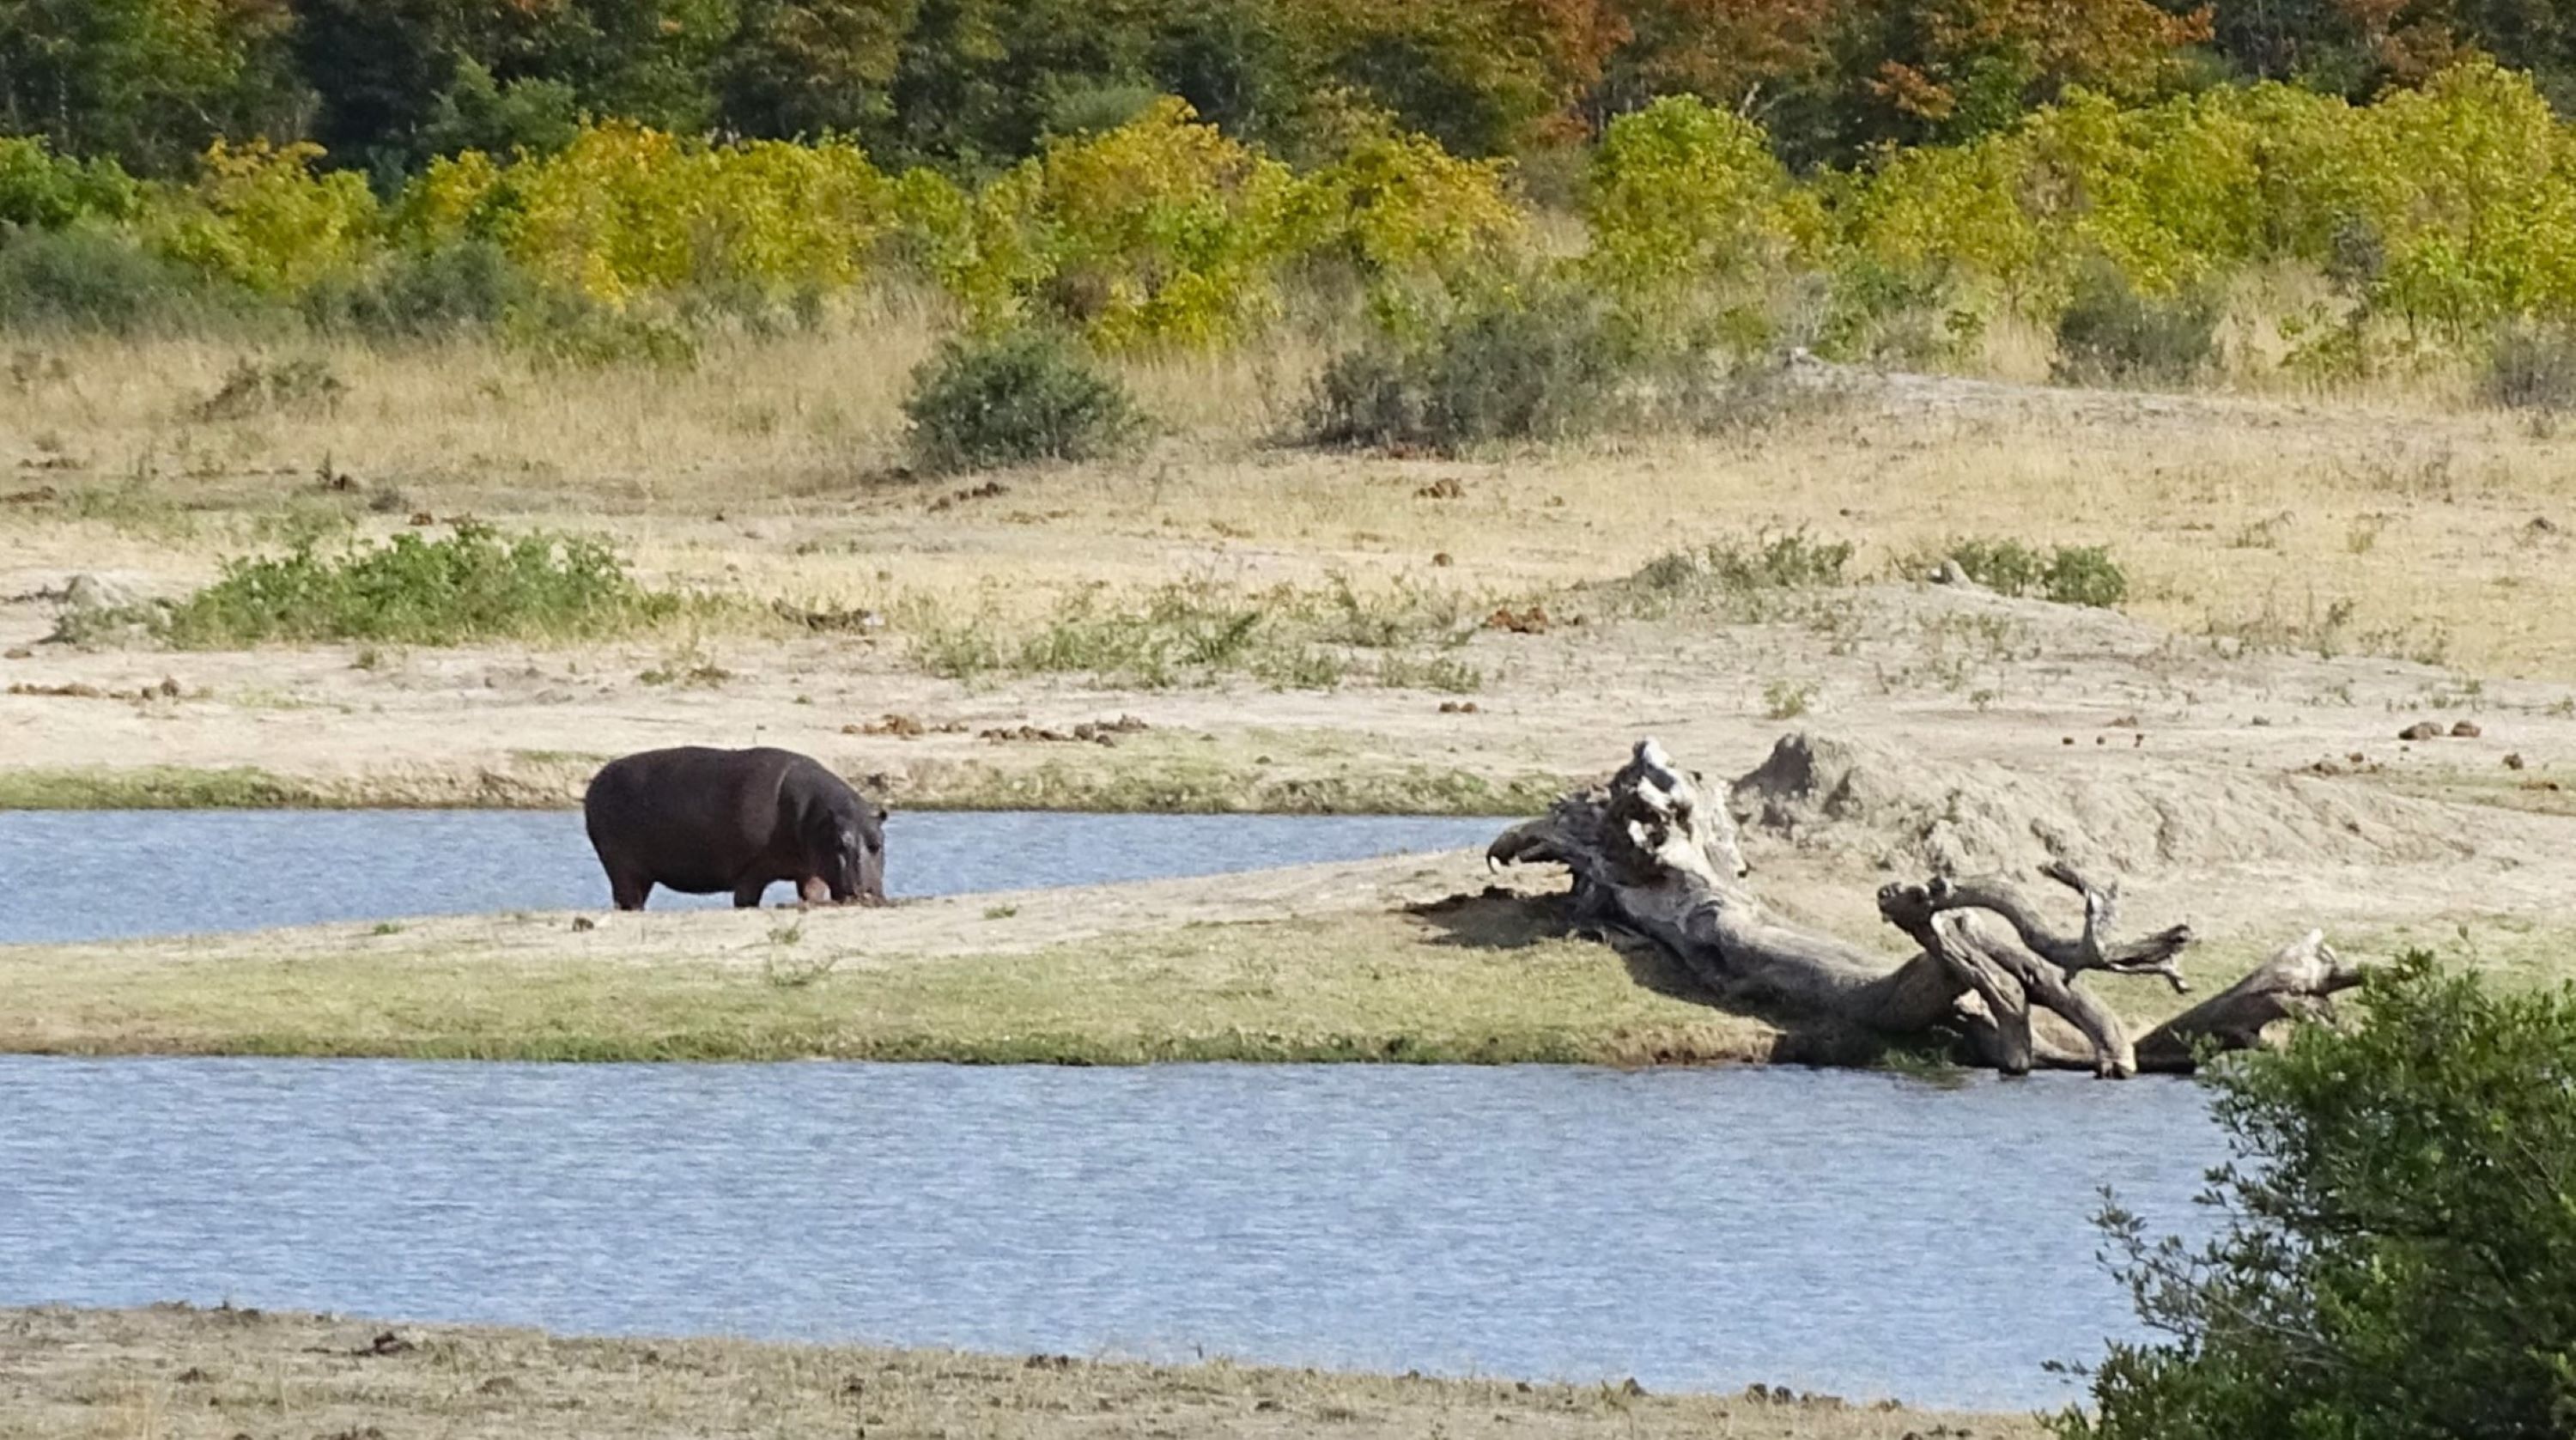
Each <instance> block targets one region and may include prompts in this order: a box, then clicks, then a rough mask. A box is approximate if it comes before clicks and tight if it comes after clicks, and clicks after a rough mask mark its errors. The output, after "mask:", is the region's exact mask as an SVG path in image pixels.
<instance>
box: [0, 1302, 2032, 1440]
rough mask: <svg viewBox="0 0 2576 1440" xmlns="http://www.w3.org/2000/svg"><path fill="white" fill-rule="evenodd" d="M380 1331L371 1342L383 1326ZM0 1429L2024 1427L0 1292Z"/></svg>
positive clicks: (137, 1435) (1634, 1395)
mask: <svg viewBox="0 0 2576 1440" xmlns="http://www.w3.org/2000/svg"><path fill="white" fill-rule="evenodd" d="M380 1336H384V1337H390V1338H387V1339H384V1340H379V1338H378V1337H380ZM0 1399H5V1400H6V1402H7V1408H8V1415H7V1417H6V1421H5V1422H4V1423H0V1429H5V1433H7V1434H9V1435H11V1436H14V1437H25V1440H74V1437H78V1440H199V1437H203V1440H229V1437H233V1436H237V1435H242V1434H254V1435H262V1436H266V1435H276V1434H286V1435H297V1436H304V1435H311V1436H361V1435H368V1436H373V1435H403V1436H409V1435H430V1434H435V1435H440V1436H447V1437H454V1440H485V1437H489V1440H503V1437H506V1440H594V1437H596V1440H653V1437H670V1440H679V1437H698V1436H708V1435H807V1436H822V1435H861V1436H877V1437H926V1436H937V1435H990V1436H1008V1437H1018V1440H1079V1437H1103V1440H1106V1437H1113V1436H1115V1437H1132V1436H1144V1435H1151V1436H1161V1437H1169V1440H1198V1437H1217V1436H1239V1437H1268V1436H1291V1435H1312V1434H1316V1433H1328V1434H1332V1435H1336V1436H1348V1437H1353V1440H1374V1437H1389V1440H1392V1437H1397V1436H1403V1437H1417V1436H1423V1435H1447V1436H1459V1437H1468V1436H1502V1435H1510V1436H1521V1437H1541V1440H1576V1437H1587V1436H1599V1437H1604V1440H1607V1437H1612V1436H1617V1437H1622V1440H1642V1437H1656V1436H1683V1435H1688V1436H1696V1437H1735V1436H1743V1437H1750V1436H1757V1435H1758V1436H1765V1437H1774V1440H1898V1437H1900V1436H1920V1435H1926V1434H1929V1435H1950V1436H1958V1437H1961V1440H1966V1437H1969V1436H1981V1437H1991V1440H2018V1437H2036V1436H2038V1435H2039V1434H2040V1433H2041V1431H2040V1429H2039V1427H2038V1426H2037V1425H2036V1424H2034V1423H2032V1422H2031V1421H2029V1420H2027V1419H2024V1418H2020V1417H2013V1416H1999V1415H1956V1414H1937V1413H1929V1412H1925V1411H1919V1410H1900V1409H1897V1408H1895V1407H1893V1406H1866V1407H1864V1406H1856V1405H1846V1404H1844V1403H1842V1402H1840V1401H1838V1400H1830V1399H1824V1398H1803V1399H1789V1398H1780V1397H1775V1396H1774V1395H1773V1394H1772V1393H1771V1392H1768V1391H1765V1392H1762V1393H1759V1394H1756V1393H1754V1392H1750V1391H1748V1392H1747V1393H1745V1394H1743V1395H1737V1396H1692V1395H1681V1396H1667V1395H1647V1394H1644V1393H1642V1392H1638V1391H1633V1390H1632V1389H1630V1388H1629V1387H1627V1386H1624V1385H1618V1386H1613V1385H1587V1386H1572V1385H1529V1384H1524V1383H1517V1382H1513V1381H1509V1380H1433V1379H1423V1378H1418V1377H1404V1378H1397V1377H1392V1376H1377V1375H1352V1374H1334V1373H1327V1372H1319V1371H1314V1370H1281V1369H1264V1368H1259V1367H1254V1366H1249V1365H1235V1364H1230V1363H1226V1362H1223V1361H1219V1362H1216V1363H1211V1364H1201V1365H1186V1366H1163V1365H1142V1364H1132V1363H1121V1362H1117V1361H1112V1360H1101V1359H1075V1358H1070V1357H1063V1356H1029V1357H1025V1358H1023V1357H1020V1356H985V1355H963V1354H955V1353H950V1352H944V1351H896V1350H869V1349H859V1348H855V1347H823V1346H804V1345H765V1344H755V1343H751V1342H748V1341H736V1340H640V1339H639V1340H585V1339H567V1338H559V1337H555V1336H551V1335H546V1334H542V1333H539V1332H535V1331H527V1330H506V1329H498V1328H493V1327H465V1326H415V1325H402V1326H397V1327H391V1328H388V1327H387V1326H385V1325H383V1324H380V1323H374V1322H363V1321H356V1320H346V1319H335V1318H330V1317H322V1316H312V1315H295V1314H266V1313H262V1312H259V1311H250V1310H232V1309H216V1310H196V1309H190V1308H187V1307H184V1306H155V1307H152V1308H150V1309H143V1310H119V1311H95V1310H63V1309H43V1310H16V1311H0Z"/></svg>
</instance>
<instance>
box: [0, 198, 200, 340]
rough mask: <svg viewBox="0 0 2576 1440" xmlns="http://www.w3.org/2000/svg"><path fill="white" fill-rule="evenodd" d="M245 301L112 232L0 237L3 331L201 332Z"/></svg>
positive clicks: (82, 228) (83, 229)
mask: <svg viewBox="0 0 2576 1440" xmlns="http://www.w3.org/2000/svg"><path fill="white" fill-rule="evenodd" d="M245 298H246V297H244V296H242V295H241V294H240V293H239V292H237V291H231V290H228V289H226V288H224V287H220V286H217V285H214V284H210V283H209V282H208V281H207V280H206V279H205V277H203V276H201V275H199V274H198V273H197V272H195V271H193V270H190V269H188V268H187V267H186V266H184V265H181V264H179V263H177V262H175V261H172V260H168V259H165V258H163V257H162V256H159V255H156V254H153V253H152V252H150V251H148V250H145V249H144V248H143V247H141V246H140V245H137V244H136V243H134V241H132V240H131V239H128V238H127V237H125V236H123V235H119V234H116V233H114V232H111V231H107V230H102V229H95V228H92V227H90V226H86V225H75V226H72V227H71V228H69V229H64V230H53V231H47V230H21V231H17V232H15V233H10V234H5V235H0V329H11V330H27V329H63V330H99V331H105V332H107V333H109V334H113V335H131V334H136V333H140V332H147V331H150V332H172V331H188V330H196V329H200V328H203V327H205V326H207V325H208V324H210V323H211V322H213V321H216V320H218V319H221V318H224V317H227V316H234V315H238V314H240V313H242V312H243V311H244V309H245V308H246V307H245V306H244V304H243V301H244V299H245Z"/></svg>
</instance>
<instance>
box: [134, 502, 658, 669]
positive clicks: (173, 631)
mask: <svg viewBox="0 0 2576 1440" xmlns="http://www.w3.org/2000/svg"><path fill="white" fill-rule="evenodd" d="M680 604H681V601H680V599H679V597H677V596H674V595H668V594H661V593H657V592H653V591H648V590H646V589H644V588H643V587H641V586H639V585H637V584H636V583H635V581H634V580H633V579H632V578H631V577H630V576H628V574H627V573H626V568H625V566H624V565H623V564H621V563H620V562H619V560H618V558H617V555H616V553H615V552H614V551H612V550H610V549H609V548H608V546H607V545H606V544H605V543H603V542H601V541H598V540H590V539H583V538H580V537H576V536H552V535H545V534H531V535H523V536H520V537H519V538H518V539H515V540H504V539H502V538H501V537H500V536H499V535H497V534H495V533H494V532H493V531H492V530H490V529H489V528H487V527H484V526H481V525H474V524H459V525H458V526H457V527H456V531H455V533H454V534H452V535H450V536H449V537H447V538H446V539H444V540H425V539H423V538H421V537H420V536H418V535H414V534H410V533H403V534H398V535H396V536H394V537H393V539H392V540H391V541H390V542H389V543H387V544H385V545H382V546H378V547H374V548H358V547H354V546H353V547H352V548H351V549H350V550H349V551H348V552H347V553H345V554H343V555H340V556H338V557H328V556H322V555H316V554H315V553H314V552H313V549H312V547H311V546H310V545H309V544H307V545H300V546H298V547H297V548H296V549H295V550H293V551H291V552H290V553H288V554H287V555H285V556H283V557H280V558H277V559H236V560H231V561H227V562H226V563H225V565H224V569H223V575H222V578H220V579H218V580H216V581H215V583H213V584H211V585H208V586H207V587H205V588H204V589H202V590H199V591H198V592H197V593H196V594H194V595H191V596H189V597H188V598H187V599H185V600H183V601H180V602H179V603H178V604H177V605H174V606H172V607H170V609H169V610H168V611H166V612H165V613H163V614H161V615H159V616H158V617H157V618H156V619H154V620H153V622H152V624H153V628H155V629H157V630H159V631H160V632H161V634H162V635H163V636H164V637H165V638H167V639H168V640H169V642H170V643H171V644H173V645H177V646H179V647H181V648H183V649H207V650H212V649H234V648H238V647H241V646H245V645H255V644H259V643H261V642H263V641H275V640H286V641H314V640H382V641H390V642H393V643H395V644H405V645H453V644H458V643H462V642H465V641H470V640H484V639H497V638H519V639H533V638H568V637H585V636H597V635H605V634H611V633H614V632H616V631H619V630H621V629H624V628H627V627H629V626H633V625H637V624H650V623H654V622H657V621H660V620H664V619H668V618H669V617H670V616H672V615H673V614H675V613H677V611H678V609H679V607H680Z"/></svg>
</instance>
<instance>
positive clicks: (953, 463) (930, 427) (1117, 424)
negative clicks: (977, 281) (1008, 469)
mask: <svg viewBox="0 0 2576 1440" xmlns="http://www.w3.org/2000/svg"><path fill="white" fill-rule="evenodd" d="M912 385H913V388H912V395H911V397H910V398H909V399H907V400H905V401H904V405H903V413H904V414H905V415H906V416H907V417H909V418H910V419H911V421H912V432H911V436H910V439H909V441H908V444H909V448H910V451H911V455H912V463H913V465H914V467H915V468H916V469H918V470H920V471H921V472H922V473H924V474H929V475H944V474H949V473H952V472H955V471H959V470H981V469H989V468H993V467H996V466H1005V465H1029V464H1036V463H1039V462H1042V461H1049V460H1092V459H1098V458H1101V457H1103V456H1108V455H1115V454H1118V453H1120V452H1121V451H1123V450H1125V449H1127V448H1128V447H1129V446H1130V445H1131V444H1133V443H1134V442H1135V440H1136V439H1137V437H1138V436H1139V435H1140V434H1142V432H1143V429H1144V421H1143V418H1142V417H1141V416H1140V415H1139V414H1138V412H1137V410H1136V406H1135V402H1134V401H1133V400H1131V399H1130V398H1129V397H1128V394H1127V389H1126V387H1125V386H1124V385H1122V384H1120V383H1119V381H1118V380H1117V379H1116V378H1115V377H1114V376H1111V375H1109V374H1108V373H1106V372H1104V371H1103V370H1102V369H1101V368H1100V367H1099V365H1098V364H1097V363H1096V362H1095V361H1094V360H1092V358H1091V357H1090V356H1089V355H1088V354H1087V353H1085V352H1084V351H1083V350H1082V349H1081V348H1080V347H1079V346H1077V345H1075V344H1074V343H1073V342H1071V341H1069V340H1065V339H1063V338H1061V337H1059V336H1056V335H1053V334H1050V333H1048V332H1046V331H1043V330H1037V329H1019V330H1013V331H1009V332H1006V333H1004V334H1001V335H995V336H968V337H964V338H961V339H954V340H951V341H949V342H948V343H947V344H945V345H943V346H941V347H940V351H939V353H938V354H937V355H936V356H934V357H932V358H931V359H930V360H929V361H927V362H925V363H924V364H923V365H922V367H921V368H920V369H919V370H916V371H915V372H914V373H913V382H912Z"/></svg>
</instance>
